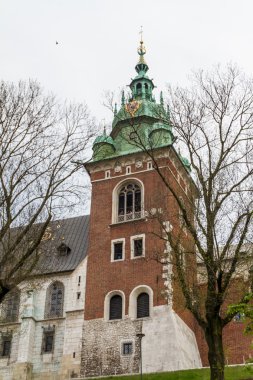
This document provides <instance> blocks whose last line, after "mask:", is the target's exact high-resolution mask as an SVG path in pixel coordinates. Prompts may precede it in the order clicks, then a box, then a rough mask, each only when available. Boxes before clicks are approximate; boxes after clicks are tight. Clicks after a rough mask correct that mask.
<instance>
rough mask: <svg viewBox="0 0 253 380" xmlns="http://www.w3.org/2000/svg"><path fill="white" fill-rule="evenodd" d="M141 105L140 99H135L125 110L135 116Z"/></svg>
mask: <svg viewBox="0 0 253 380" xmlns="http://www.w3.org/2000/svg"><path fill="white" fill-rule="evenodd" d="M139 107H140V102H138V100H133V101H132V102H130V103H127V104H126V105H125V110H126V111H127V112H128V113H130V115H131V116H132V117H133V116H134V115H135V113H136V111H137V110H138V109H139Z"/></svg>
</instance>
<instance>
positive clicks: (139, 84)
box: [136, 83, 142, 95]
mask: <svg viewBox="0 0 253 380" xmlns="http://www.w3.org/2000/svg"><path fill="white" fill-rule="evenodd" d="M141 87H142V86H141V83H137V86H136V90H137V91H136V92H137V95H141Z"/></svg>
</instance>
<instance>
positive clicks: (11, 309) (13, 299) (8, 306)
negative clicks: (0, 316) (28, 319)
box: [3, 290, 20, 322]
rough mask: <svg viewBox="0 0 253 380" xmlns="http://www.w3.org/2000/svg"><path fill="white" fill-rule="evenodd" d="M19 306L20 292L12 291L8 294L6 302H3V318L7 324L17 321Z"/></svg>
mask: <svg viewBox="0 0 253 380" xmlns="http://www.w3.org/2000/svg"><path fill="white" fill-rule="evenodd" d="M19 304H20V291H19V290H14V291H12V292H10V293H9V294H8V295H7V297H6V301H5V302H4V306H3V307H4V316H5V320H6V321H8V322H16V321H17V320H18V314H19Z"/></svg>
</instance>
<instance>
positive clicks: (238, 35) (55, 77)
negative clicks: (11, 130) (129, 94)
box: [0, 0, 253, 121]
mask: <svg viewBox="0 0 253 380" xmlns="http://www.w3.org/2000/svg"><path fill="white" fill-rule="evenodd" d="M252 17H253V1H252V0H241V1H239V0H212V1H211V0H155V1H154V0H153V1H152V0H145V1H137V0H128V1H121V0H0V51H1V56H0V77H1V79H4V80H8V81H18V80H19V79H28V78H34V79H37V80H38V81H39V82H40V83H41V84H42V85H43V87H44V88H45V89H46V90H49V91H53V92H54V93H56V94H57V95H58V96H59V97H60V98H63V99H65V98H67V99H69V100H75V101H85V102H86V103H87V104H88V106H89V108H90V110H91V112H92V113H93V114H94V116H96V118H97V119H98V121H100V120H102V119H103V118H106V120H107V121H108V120H110V116H111V115H110V113H109V111H107V110H106V109H105V108H104V107H103V106H102V104H101V102H102V94H103V92H104V91H105V90H113V91H117V90H118V89H119V88H121V87H122V86H125V85H127V84H129V83H130V79H131V77H134V75H135V71H134V66H135V64H136V63H137V60H138V57H137V52H136V49H137V46H138V41H139V30H140V26H141V25H143V29H144V42H145V45H146V48H147V54H146V61H147V63H148V65H149V68H150V71H149V75H150V77H151V78H154V82H155V84H156V85H157V87H158V89H157V94H158V90H160V89H164V88H165V87H166V83H171V84H181V85H186V83H187V75H188V74H189V73H190V72H191V70H192V69H198V68H210V67H211V66H212V65H213V64H216V63H226V62H231V61H232V62H235V63H237V64H238V65H239V66H240V67H241V68H242V69H243V70H244V71H246V72H247V73H248V74H249V75H252V71H253V31H252V30H253V27H252V24H253V23H252ZM56 41H58V42H59V44H58V45H57V44H56Z"/></svg>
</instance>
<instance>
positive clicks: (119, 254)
mask: <svg viewBox="0 0 253 380" xmlns="http://www.w3.org/2000/svg"><path fill="white" fill-rule="evenodd" d="M113 258H114V260H122V258H123V242H122V241H121V242H120V243H114V256H113Z"/></svg>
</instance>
